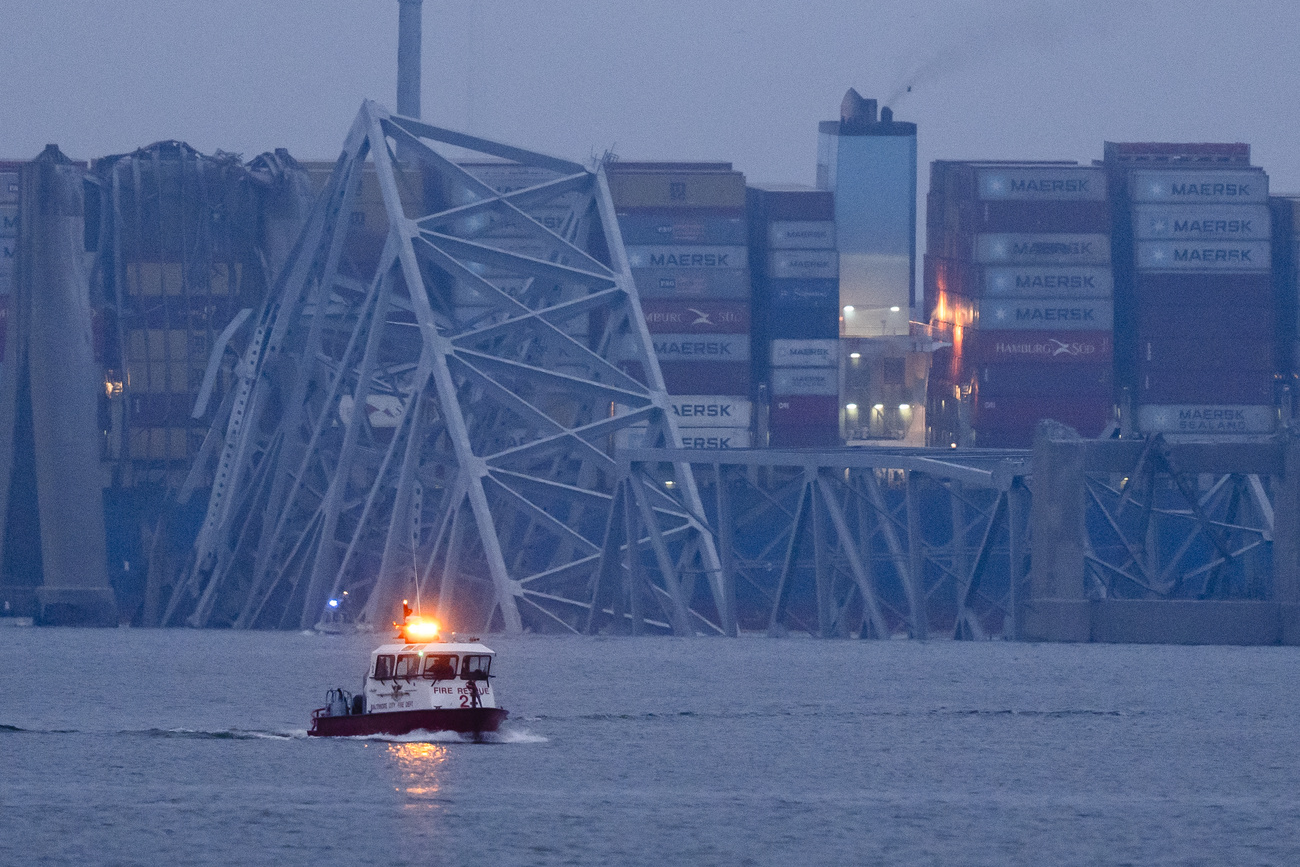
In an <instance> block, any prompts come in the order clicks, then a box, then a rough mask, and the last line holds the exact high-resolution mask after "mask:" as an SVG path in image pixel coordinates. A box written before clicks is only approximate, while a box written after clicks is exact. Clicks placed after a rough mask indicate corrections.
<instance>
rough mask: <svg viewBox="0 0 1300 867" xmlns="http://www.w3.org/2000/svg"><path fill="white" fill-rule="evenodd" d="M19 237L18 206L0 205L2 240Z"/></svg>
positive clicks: (0, 233) (0, 232)
mask: <svg viewBox="0 0 1300 867" xmlns="http://www.w3.org/2000/svg"><path fill="white" fill-rule="evenodd" d="M17 237H18V206H17V205H0V238H17Z"/></svg>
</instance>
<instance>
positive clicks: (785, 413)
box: [768, 394, 840, 432]
mask: <svg viewBox="0 0 1300 867" xmlns="http://www.w3.org/2000/svg"><path fill="white" fill-rule="evenodd" d="M768 425H769V427H771V428H772V429H773V430H775V429H777V428H782V429H790V428H798V427H824V428H834V429H835V430H836V431H837V432H838V431H839V429H840V399H839V397H838V396H837V395H833V394H832V395H820V394H793V395H780V396H777V397H773V398H772V403H771V406H770V409H769V413H768Z"/></svg>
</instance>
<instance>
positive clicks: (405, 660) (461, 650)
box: [365, 642, 496, 713]
mask: <svg viewBox="0 0 1300 867" xmlns="http://www.w3.org/2000/svg"><path fill="white" fill-rule="evenodd" d="M493 656H495V654H494V653H493V652H492V650H490V649H489V648H487V647H486V646H484V645H482V644H479V643H477V642H473V643H454V642H434V643H429V644H385V645H382V646H380V647H378V648H377V649H376V650H375V651H374V653H373V654H371V658H370V669H369V671H367V672H366V687H365V690H366V702H365V707H366V712H368V713H383V712H391V711H403V710H425V709H438V708H448V709H450V708H479V707H486V708H491V707H496V699H495V696H494V695H493V693H492V685H491V682H490V681H489V678H490V677H491V676H492V675H491V672H492V657H493Z"/></svg>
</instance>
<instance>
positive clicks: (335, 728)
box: [307, 707, 507, 738]
mask: <svg viewBox="0 0 1300 867" xmlns="http://www.w3.org/2000/svg"><path fill="white" fill-rule="evenodd" d="M506 715H507V714H506V711H505V710H503V709H502V708H499V707H472V708H471V707H467V708H441V709H435V710H398V711H390V712H387V713H361V714H347V715H344V716H318V717H316V718H315V719H313V720H312V725H311V731H309V732H307V734H309V735H311V736H313V737H325V738H331V737H332V738H339V737H343V738H346V737H353V738H355V737H372V736H374V735H408V734H410V733H411V732H414V731H430V732H457V733H459V734H468V735H475V736H478V735H482V734H485V733H489V732H494V731H496V730H497V729H498V728H499V727H500V726H501V723H502V721H503V720H505V718H506Z"/></svg>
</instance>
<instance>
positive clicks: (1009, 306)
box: [978, 298, 1114, 331]
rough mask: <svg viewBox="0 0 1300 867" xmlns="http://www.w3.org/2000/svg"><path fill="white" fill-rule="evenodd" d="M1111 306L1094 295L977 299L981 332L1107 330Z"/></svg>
mask: <svg viewBox="0 0 1300 867" xmlns="http://www.w3.org/2000/svg"><path fill="white" fill-rule="evenodd" d="M1113 320H1114V305H1113V304H1112V303H1111V301H1109V300H1107V299H1101V298H1097V299H1093V298H1061V299H1056V298H1012V299H1002V298H984V299H981V300H980V301H979V320H978V324H979V328H980V330H982V331H1004V330H1025V331H1045V330H1056V331H1106V330H1109V329H1110V328H1111V325H1112V322H1113Z"/></svg>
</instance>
